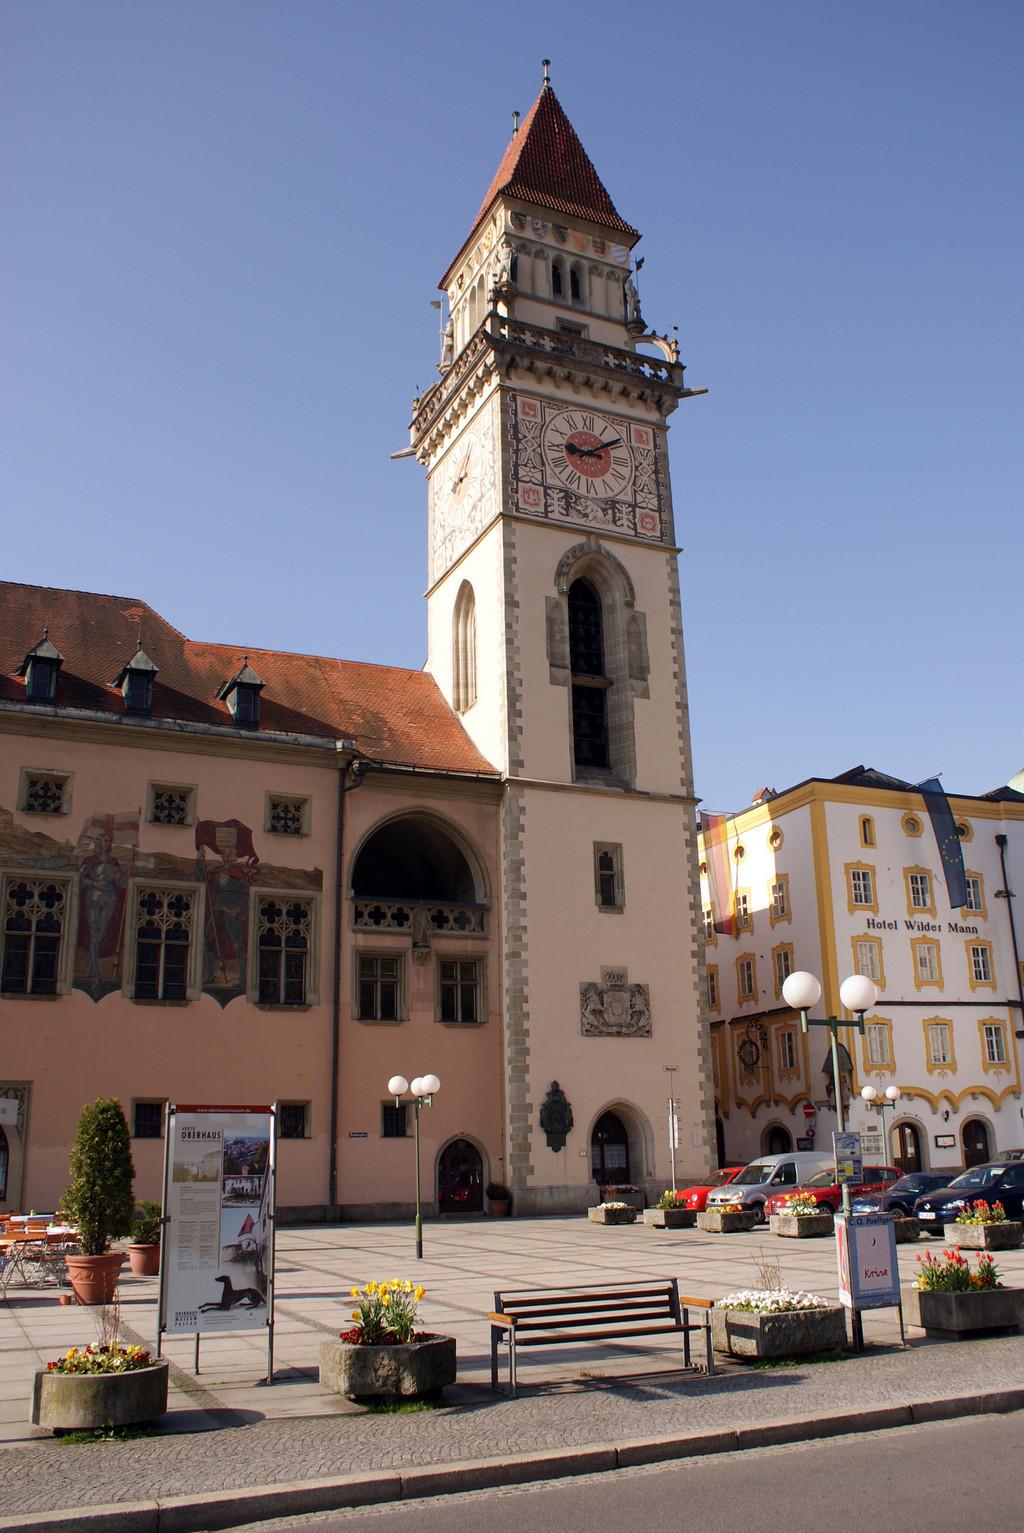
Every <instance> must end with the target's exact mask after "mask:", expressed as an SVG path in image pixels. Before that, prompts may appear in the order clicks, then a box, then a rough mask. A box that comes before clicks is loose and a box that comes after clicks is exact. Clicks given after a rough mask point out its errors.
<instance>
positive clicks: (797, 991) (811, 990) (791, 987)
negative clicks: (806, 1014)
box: [782, 969, 821, 1011]
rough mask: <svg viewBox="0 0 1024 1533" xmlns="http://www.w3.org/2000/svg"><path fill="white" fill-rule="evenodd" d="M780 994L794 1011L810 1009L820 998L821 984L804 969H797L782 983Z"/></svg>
mask: <svg viewBox="0 0 1024 1533" xmlns="http://www.w3.org/2000/svg"><path fill="white" fill-rule="evenodd" d="M782 995H783V999H784V1000H785V1002H786V1005H787V1006H792V1008H793V1010H794V1011H810V1009H811V1007H812V1006H817V1004H818V1002H819V1001H820V1000H821V986H820V984H819V983H818V981H817V980H816V979H815V977H814V975H813V974H808V973H807V971H806V969H797V970H796V972H795V973H794V974H791V975H790V976H789V978H788V979H787V980H786V981H785V983H784V984H783V986H782Z"/></svg>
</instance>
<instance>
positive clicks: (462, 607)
mask: <svg viewBox="0 0 1024 1533" xmlns="http://www.w3.org/2000/svg"><path fill="white" fill-rule="evenodd" d="M475 702H476V597H475V596H474V595H473V587H472V586H471V585H470V583H469V581H468V580H464V581H463V582H462V586H461V588H460V590H459V594H458V596H457V597H456V599H455V610H454V612H453V614H452V703H453V705H454V707H455V709H456V711H457V712H459V713H465V712H466V710H467V708H472V706H473V704H474V703H475Z"/></svg>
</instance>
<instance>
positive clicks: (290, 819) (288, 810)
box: [263, 793, 310, 836]
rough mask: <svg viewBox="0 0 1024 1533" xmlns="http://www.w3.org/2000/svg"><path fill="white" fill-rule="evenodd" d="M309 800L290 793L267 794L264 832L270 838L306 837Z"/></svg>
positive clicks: (307, 833)
mask: <svg viewBox="0 0 1024 1533" xmlns="http://www.w3.org/2000/svg"><path fill="white" fill-rule="evenodd" d="M309 822H310V800H309V799H308V798H300V797H296V796H295V795H294V794H290V793H268V794H267V803H266V816H265V821H264V827H263V828H264V830H266V831H267V833H268V834H269V835H272V836H308V835H309V828H310V824H309Z"/></svg>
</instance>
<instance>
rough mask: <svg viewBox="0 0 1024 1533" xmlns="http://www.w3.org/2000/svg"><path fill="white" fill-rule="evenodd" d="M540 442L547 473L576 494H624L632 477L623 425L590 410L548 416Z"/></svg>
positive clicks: (606, 497) (600, 497) (630, 453)
mask: <svg viewBox="0 0 1024 1533" xmlns="http://www.w3.org/2000/svg"><path fill="white" fill-rule="evenodd" d="M541 445H542V450H543V453H544V462H545V464H546V465H547V467H548V469H549V470H550V472H551V473H552V474H553V475H554V477H555V478H556V479H557V480H558V481H559V482H560V483H561V484H564V485H565V486H566V488H567V489H570V490H573V491H575V493H576V494H577V495H582V496H588V497H590V498H592V499H594V500H610V499H613V498H614V497H616V496H621V495H623V494H624V493H625V491H626V489H627V488H628V486H629V484H630V482H631V480H632V478H633V450H632V448H631V447H630V445H629V443H628V442H627V441H626V439H625V437H624V435H623V428H622V427H620V426H617V425H616V424H615V422H614V421H610V420H608V418H607V417H606V416H604V415H598V414H596V413H595V412H594V411H593V410H559V411H557V413H556V414H554V415H551V416H549V417H548V419H547V421H546V422H545V425H544V433H543V437H542V442H541Z"/></svg>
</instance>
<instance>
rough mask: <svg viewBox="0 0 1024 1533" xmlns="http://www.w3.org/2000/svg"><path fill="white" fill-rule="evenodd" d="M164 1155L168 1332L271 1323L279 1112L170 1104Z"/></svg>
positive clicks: (163, 1317)
mask: <svg viewBox="0 0 1024 1533" xmlns="http://www.w3.org/2000/svg"><path fill="white" fill-rule="evenodd" d="M167 1158H168V1174H167V1179H166V1181H167V1185H166V1187H165V1191H164V1214H165V1216H166V1217H167V1223H166V1224H165V1226H164V1240H163V1252H162V1256H161V1263H160V1270H161V1328H162V1330H164V1331H166V1332H169V1333H171V1334H173V1333H175V1332H182V1331H187V1332H194V1333H195V1334H196V1335H197V1336H198V1335H199V1334H200V1333H201V1332H211V1331H212V1332H216V1331H242V1330H255V1329H259V1328H262V1327H264V1326H266V1325H268V1324H271V1323H272V1316H271V1314H270V1312H269V1310H268V1302H269V1301H268V1295H269V1294H270V1290H271V1285H272V1279H273V1264H274V1251H273V1213H274V1114H273V1112H272V1111H271V1109H270V1108H269V1107H175V1108H172V1109H171V1110H170V1112H169V1114H168V1147H167Z"/></svg>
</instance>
